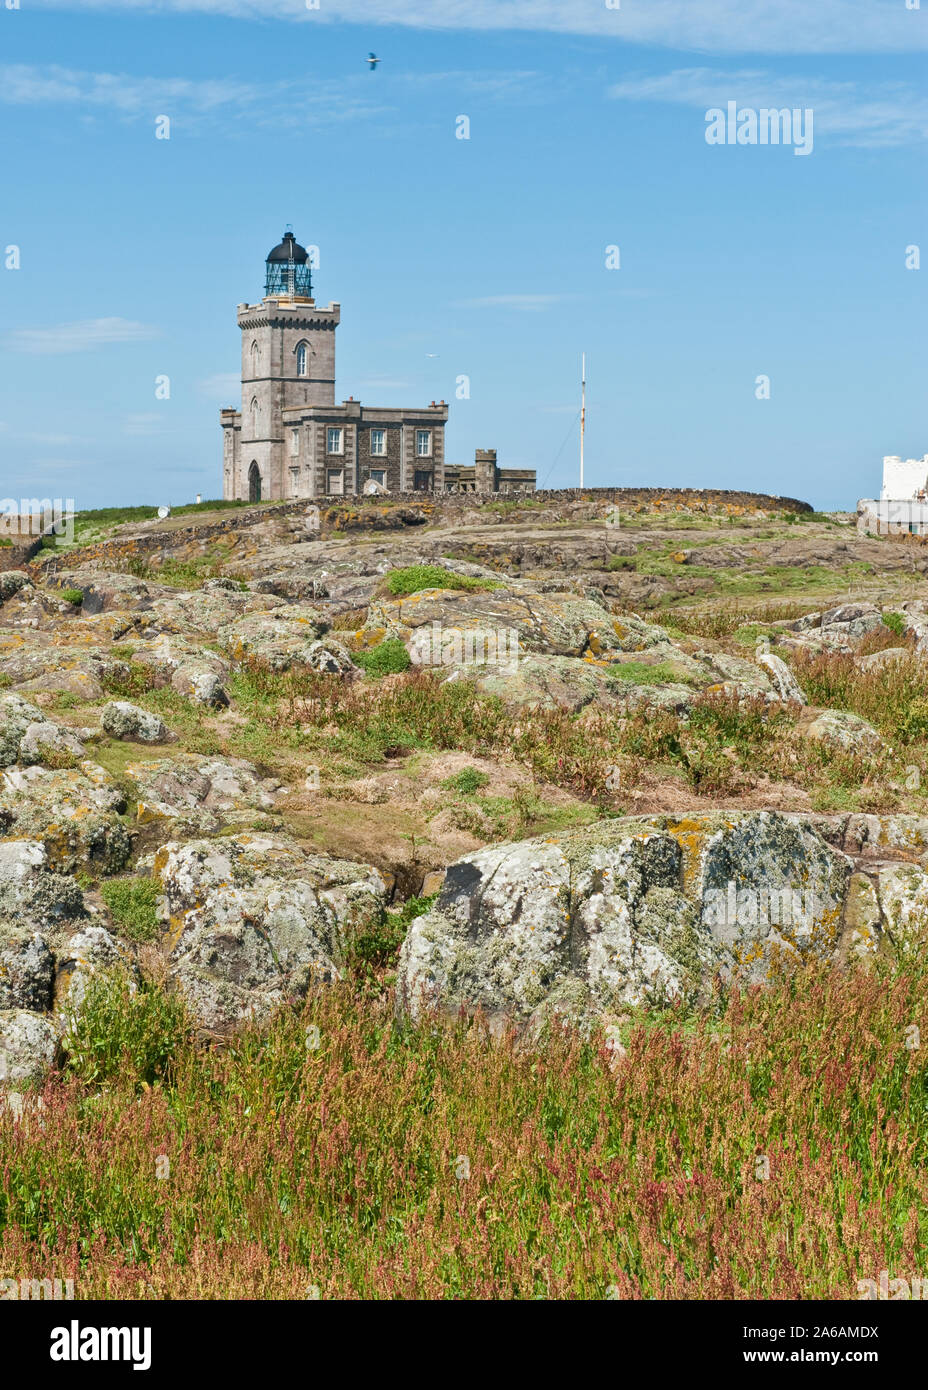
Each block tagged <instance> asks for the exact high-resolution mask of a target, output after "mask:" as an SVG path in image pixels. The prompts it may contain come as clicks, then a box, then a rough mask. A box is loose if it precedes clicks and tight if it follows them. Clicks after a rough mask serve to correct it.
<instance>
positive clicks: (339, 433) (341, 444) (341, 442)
mask: <svg viewBox="0 0 928 1390" xmlns="http://www.w3.org/2000/svg"><path fill="white" fill-rule="evenodd" d="M333 434H334V435H335V436H336V443H337V444H338V448H337V449H331V448H330V447H329V446H330V444H331V442H332V436H333ZM325 451H326V453H327V454H343V453H344V452H345V432H344V430H343V429H342V428H341V426H340V425H327V426H326V431H325Z"/></svg>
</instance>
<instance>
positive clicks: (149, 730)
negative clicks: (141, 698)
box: [100, 700, 170, 743]
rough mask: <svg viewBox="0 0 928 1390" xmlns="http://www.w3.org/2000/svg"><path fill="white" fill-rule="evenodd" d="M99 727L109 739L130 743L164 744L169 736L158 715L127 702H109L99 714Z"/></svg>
mask: <svg viewBox="0 0 928 1390" xmlns="http://www.w3.org/2000/svg"><path fill="white" fill-rule="evenodd" d="M100 727H101V728H102V729H103V732H104V733H105V734H109V735H110V737H111V738H118V739H122V740H127V741H129V742H132V743H165V742H166V741H167V740H168V738H169V737H170V734H169V732H168V729H167V726H166V725H165V722H164V720H163V719H162V718H161V716H160V715H159V714H152V713H150V712H149V711H148V710H147V709H140V708H139V706H138V705H133V704H132V703H131V702H130V701H129V700H110V701H109V703H108V704H105V705H104V706H103V710H102V712H101V714H100Z"/></svg>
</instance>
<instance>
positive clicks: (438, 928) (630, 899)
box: [397, 812, 852, 1023]
mask: <svg viewBox="0 0 928 1390" xmlns="http://www.w3.org/2000/svg"><path fill="white" fill-rule="evenodd" d="M851 868H852V866H851V861H850V860H849V859H848V858H847V856H846V855H844V854H842V853H841V852H840V851H837V850H835V849H834V848H833V847H832V846H831V845H829V844H827V843H826V841H825V840H823V839H822V837H821V836H820V835H818V834H817V833H816V832H815V831H814V830H812V829H811V828H810V827H809V826H808V825H805V824H803V823H802V821H801V819H800V818H796V817H790V816H785V815H780V814H778V813H775V812H750V813H742V814H734V815H732V816H730V817H725V816H721V815H707V816H697V817H693V818H691V819H688V820H674V819H672V818H670V817H652V818H645V817H634V818H628V819H625V820H619V821H606V822H600V823H598V824H596V825H593V826H587V827H584V828H583V829H582V830H577V831H572V832H568V833H565V834H561V835H556V836H550V837H547V838H545V839H535V840H527V841H524V842H522V843H518V844H508V845H497V846H494V847H492V848H489V849H485V850H480V851H478V852H477V853H474V854H469V855H466V856H465V857H464V858H463V859H461V860H459V861H458V862H457V863H456V864H453V865H452V866H451V867H450V868H449V869H448V870H447V872H446V875H445V879H444V884H443V887H442V889H441V892H440V895H439V898H438V901H437V903H436V904H435V906H434V907H433V909H432V910H431V911H430V912H428V913H427V914H425V915H424V916H422V917H419V918H417V919H416V920H415V921H414V922H413V923H412V926H411V928H410V931H409V934H408V936H407V938H406V941H405V942H404V944H403V948H402V951H401V954H400V966H399V975H398V981H397V989H398V1001H399V1006H400V1008H401V1009H403V1010H405V1011H407V1012H409V1013H410V1014H412V1015H413V1016H414V1017H415V1016H417V1015H419V1014H420V1013H421V1011H422V1009H423V1008H427V1007H429V1006H431V1005H436V1006H438V1007H440V1008H442V1009H446V1010H451V1011H456V1010H458V1009H460V1008H462V1007H463V1008H475V1007H480V1008H482V1009H483V1010H484V1011H485V1012H486V1013H487V1014H489V1015H490V1016H491V1017H495V1016H500V1015H505V1016H506V1017H509V1018H512V1019H513V1020H515V1021H516V1022H519V1023H536V1022H537V1021H538V1020H539V1018H540V1017H543V1016H545V1015H546V1014H548V1013H550V1012H551V1011H567V1012H570V1013H573V1014H575V1015H584V1014H591V1013H593V1014H598V1015H600V1016H603V1015H608V1014H610V1013H613V1012H615V1011H617V1010H619V1011H620V1010H621V1009H622V1008H625V1007H628V1006H629V1005H634V1004H639V1003H641V1002H643V1001H646V1000H649V999H658V1000H667V999H672V998H675V997H679V996H681V995H682V996H686V995H690V996H694V997H698V996H699V995H700V994H704V993H705V991H706V990H707V989H708V988H709V987H710V985H711V983H712V981H713V979H714V978H715V977H717V976H720V977H722V978H732V977H736V976H737V977H738V978H740V979H745V980H757V979H762V978H763V977H764V975H765V973H766V971H767V970H768V969H769V967H770V964H771V962H772V959H773V957H774V956H775V955H776V954H777V953H778V952H780V951H787V952H796V951H804V950H807V949H815V950H825V951H827V952H833V951H834V950H835V949H836V948H837V943H838V941H839V939H840V935H841V924H842V908H843V902H844V898H845V895H846V890H847V884H848V880H849V878H850V874H851Z"/></svg>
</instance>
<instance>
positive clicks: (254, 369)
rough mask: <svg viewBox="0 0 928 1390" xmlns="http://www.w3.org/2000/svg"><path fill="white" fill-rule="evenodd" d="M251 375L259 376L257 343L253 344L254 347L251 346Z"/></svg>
mask: <svg viewBox="0 0 928 1390" xmlns="http://www.w3.org/2000/svg"><path fill="white" fill-rule="evenodd" d="M251 374H252V376H257V375H258V344H257V342H254V343H252V345H251Z"/></svg>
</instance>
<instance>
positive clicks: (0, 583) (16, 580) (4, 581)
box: [0, 570, 32, 603]
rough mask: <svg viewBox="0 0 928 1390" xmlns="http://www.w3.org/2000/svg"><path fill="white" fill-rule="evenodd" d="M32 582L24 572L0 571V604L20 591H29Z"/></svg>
mask: <svg viewBox="0 0 928 1390" xmlns="http://www.w3.org/2000/svg"><path fill="white" fill-rule="evenodd" d="M31 588H32V581H31V580H30V578H29V576H28V574H27V573H26V571H25V570H2V571H0V603H4V602H5V601H6V600H7V599H8V598H12V597H13V595H14V594H18V593H19V592H20V590H21V589H31Z"/></svg>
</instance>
